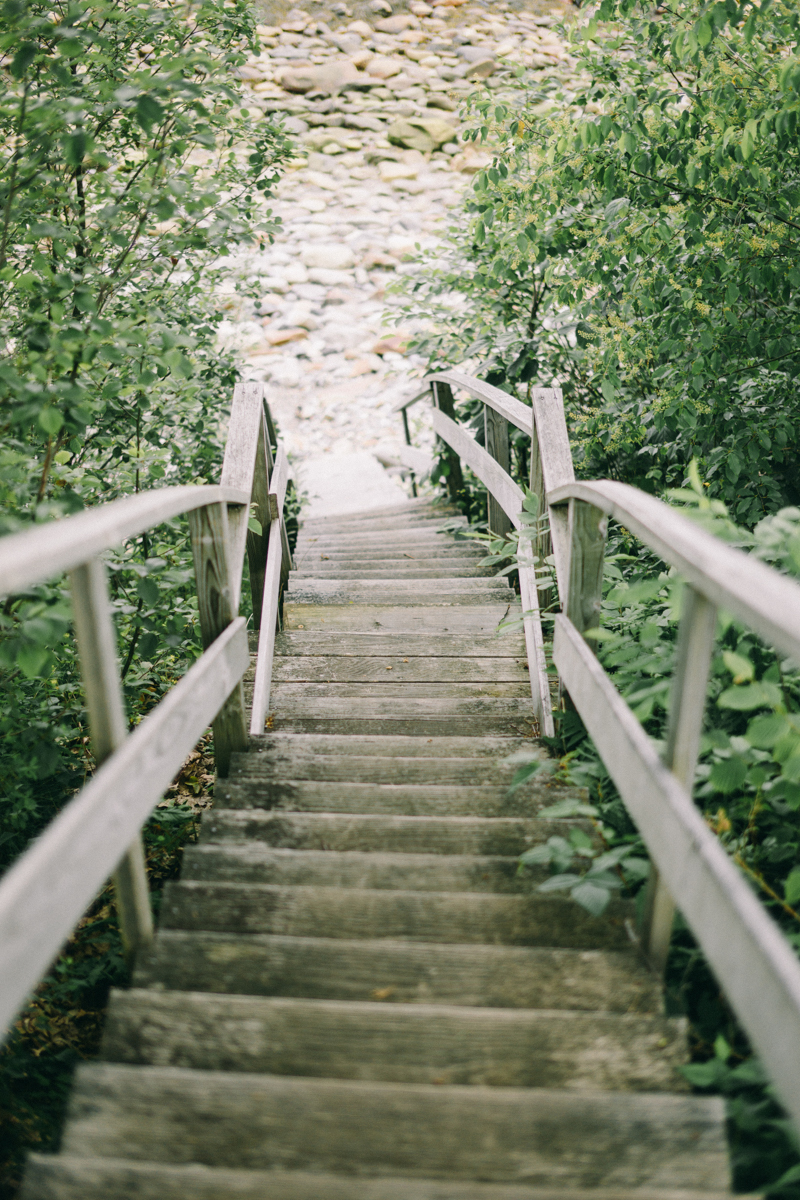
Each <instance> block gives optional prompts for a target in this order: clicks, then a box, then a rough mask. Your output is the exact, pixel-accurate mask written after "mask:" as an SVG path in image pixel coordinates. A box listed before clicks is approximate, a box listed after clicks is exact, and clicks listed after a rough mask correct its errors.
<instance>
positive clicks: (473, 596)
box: [286, 580, 515, 608]
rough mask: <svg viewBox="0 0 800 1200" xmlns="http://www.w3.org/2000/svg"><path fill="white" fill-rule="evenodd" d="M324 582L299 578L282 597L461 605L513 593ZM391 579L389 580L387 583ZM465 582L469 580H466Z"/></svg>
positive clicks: (332, 602)
mask: <svg viewBox="0 0 800 1200" xmlns="http://www.w3.org/2000/svg"><path fill="white" fill-rule="evenodd" d="M324 582H325V581H320V580H313V581H312V582H311V583H310V585H309V586H303V584H304V581H303V580H299V581H298V582H297V584H296V585H295V587H294V588H293V589H292V591H291V592H288V593H287V596H286V599H287V601H290V602H291V603H293V604H307V605H316V606H318V607H319V606H322V607H336V606H339V605H342V606H344V605H352V606H354V607H359V608H361V607H366V606H370V605H384V604H385V605H391V606H393V607H395V608H397V607H400V606H401V605H406V606H407V607H409V608H419V607H423V608H431V607H438V608H450V607H462V608H463V607H474V606H481V605H485V604H487V603H488V602H489V601H491V600H502V599H503V598H504V597H505V596H510V597H514V593H513V592H511V591H509V589H507V588H503V587H493V588H469V589H467V588H459V589H458V590H456V589H455V588H452V589H451V588H445V587H444V586H443V587H441V588H439V589H438V590H436V591H433V590H429V589H427V588H426V589H423V590H414V591H411V590H410V589H408V590H406V589H405V588H403V589H400V588H393V587H390V586H388V584H385V585H384V586H383V587H374V588H371V587H368V586H362V585H360V584H359V585H357V586H356V585H348V583H347V581H346V580H344V581H342V583H341V585H340V586H335V587H331V588H328V587H325V586H321V584H323V583H324ZM334 582H335V581H334ZM376 582H380V581H376ZM391 582H392V581H391V580H390V581H389V583H391ZM422 582H423V583H425V582H427V581H426V580H422ZM444 582H454V581H452V580H450V581H443V583H444ZM458 582H460V581H458ZM465 582H470V581H468V580H466V581H465ZM514 598H515V597H514Z"/></svg>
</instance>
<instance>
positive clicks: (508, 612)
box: [283, 598, 519, 732]
mask: <svg viewBox="0 0 800 1200" xmlns="http://www.w3.org/2000/svg"><path fill="white" fill-rule="evenodd" d="M517 611H519V604H518V602H517V601H516V599H513V600H512V601H511V602H510V603H509V604H486V603H481V604H462V605H452V606H449V607H446V606H444V605H433V604H432V605H426V606H417V607H415V606H414V605H408V604H405V605H398V604H374V603H373V604H325V605H321V604H305V603H302V604H301V603H300V602H298V601H296V600H290V599H288V598H287V600H286V601H285V602H284V606H283V616H284V628H285V629H286V630H287V631H291V630H295V629H305V630H317V629H318V630H321V631H323V632H325V633H333V632H334V631H335V630H348V631H350V630H352V631H354V632H359V633H368V632H374V633H386V632H390V631H391V632H400V631H402V632H407V633H434V632H438V633H440V634H461V635H463V634H464V633H465V632H467V633H469V634H470V635H480V634H492V635H494V634H495V633H496V632H497V626H498V625H499V624H500V622H501V621H504V620H506V619H507V618H510V617H513V616H514V614H515V612H517ZM476 732H477V730H476ZM481 732H484V731H483V730H481Z"/></svg>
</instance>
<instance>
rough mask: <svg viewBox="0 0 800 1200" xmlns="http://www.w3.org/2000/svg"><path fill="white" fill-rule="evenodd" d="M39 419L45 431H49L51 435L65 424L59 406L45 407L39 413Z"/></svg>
mask: <svg viewBox="0 0 800 1200" xmlns="http://www.w3.org/2000/svg"><path fill="white" fill-rule="evenodd" d="M38 420H39V424H40V426H41V427H42V429H43V430H44V431H45V433H49V434H50V435H51V436H52V435H53V434H54V433H58V431H59V429H60V428H61V426H62V425H63V424H64V418H63V417H62V415H61V413H60V412H59V411H58V409H57V408H43V409H42V411H41V412H40V413H39V417H38Z"/></svg>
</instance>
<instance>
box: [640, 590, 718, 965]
mask: <svg viewBox="0 0 800 1200" xmlns="http://www.w3.org/2000/svg"><path fill="white" fill-rule="evenodd" d="M716 628H717V610H716V608H715V606H714V605H713V604H712V603H711V602H710V601H709V600H707V599H706V598H705V596H702V595H701V594H700V593H699V592H698V591H696V590H695V588H693V587H690V586H689V585H688V584H686V585H685V586H684V590H683V612H682V615H681V624H680V629H679V631H678V647H677V657H676V663H675V675H674V677H673V680H672V694H671V697H670V706H669V720H668V724H667V747H666V750H665V753H664V762H665V763H666V765H667V766H668V767H669V769H670V770H671V771H672V773H673V775H675V777H676V778H677V779H678V781H679V783H680V784H681V785H682V786H683V787H684V788H685V789H686V791H687V792H688V793H689V794H690V795H691V793H692V790H693V787H694V775H695V770H696V768H697V758H698V755H699V753H700V734H701V730H702V725H703V713H704V711H705V706H706V692H707V689H708V676H709V671H710V669H711V655H712V654H713V651H714V639H715V635H716ZM674 915H675V905H674V903H673V900H672V897H671V896H670V894H669V892H668V891H667V889H666V888H665V886H664V883H663V881H662V879H661V877H660V875H659V873H658V871H657V869H656V868H655V866H653V865H651V867H650V876H649V878H648V880H647V888H646V892H645V906H644V913H643V916H642V924H641V930H640V938H641V943H642V946H643V948H644V952H645V955H646V957H647V959H648V961H649V963H650V965H651V966H652V968H653V970H655V971H657V972H658V973H659V974H663V972H664V968H665V966H666V963H667V955H668V954H669V944H670V939H671V937H672V924H673V918H674Z"/></svg>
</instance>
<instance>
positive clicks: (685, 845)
mask: <svg viewBox="0 0 800 1200" xmlns="http://www.w3.org/2000/svg"><path fill="white" fill-rule="evenodd" d="M429 382H430V383H431V386H432V389H434V388H436V387H446V388H448V389H449V388H450V387H458V388H461V389H462V390H464V391H466V392H468V393H469V395H471V396H473V397H475V398H476V399H480V400H482V401H483V402H484V404H485V405H487V406H488V407H490V408H491V409H492V410H493V412H495V413H497V414H499V415H500V416H502V417H504V418H505V420H507V421H508V422H509V423H511V424H513V425H516V427H517V428H519V429H523V430H524V431H525V432H528V433H529V434H530V435H531V490H532V491H534V492H535V493H536V494H537V495H538V496H539V498H540V500H541V502H542V508H544V506H545V504H546V505H547V509H548V512H549V517H550V529H549V538H550V539H552V552H553V558H554V561H555V567H556V575H557V581H558V589H559V596H560V600H561V608H562V613H561V615H560V616H558V617H557V618H556V626H555V637H554V642H553V661H554V663H555V665H556V667H557V669H558V672H559V676H560V679H561V682H562V684H563V685H564V686H565V687H566V689H567V692H568V694H569V699H570V701H571V702H572V704H573V705H574V706H575V708H576V710H577V712H578V713H579V714H580V716H581V718H582V720H583V722H584V724H585V726H586V728H587V730H588V732H589V734H590V736H591V737H592V739H593V741H594V743H595V746H596V747H597V750H598V753H599V754H600V756H601V758H602V759H603V762H604V763H605V766H606V769H607V770H608V772H609V774H610V776H611V778H612V779H613V780H614V782H615V784H616V786H617V788H618V790H619V793H620V795H621V797H622V799H623V801H624V803H625V805H626V806H627V808H628V811H629V812H630V814H631V817H632V818H633V820H634V821H635V823H636V825H637V827H638V829H639V832H640V833H641V834H642V837H643V839H644V842H645V844H646V846H647V848H648V851H649V853H650V856H651V860H652V864H653V866H652V870H651V875H650V879H649V880H648V884H647V890H646V894H645V906H644V907H645V911H644V916H643V920H642V922H641V925H640V929H639V934H638V937H639V942H640V945H641V947H642V950H643V952H644V953H645V955H646V957H647V958H648V960H649V961H650V963H651V964H652V965H653V967H654V968H655V969H656V970H658V971H661V970H663V967H664V964H665V962H666V957H667V953H668V950H669V943H670V937H671V932H672V924H673V914H674V908H675V905H674V902H673V897H675V898H676V899H677V902H678V905H679V907H680V909H681V912H682V913H683V915H684V917H685V919H686V921H687V923H688V925H689V927H690V928H691V930H692V932H693V933H694V935H695V937H696V938H697V940H698V942H699V944H700V945H701V947H702V948H703V951H704V953H705V954H706V957H707V959H708V961H709V963H710V965H711V967H712V969H713V970H714V972H715V974H716V976H717V978H718V980H719V981H720V984H721V985H722V987H723V988H724V990H725V992H726V995H727V996H728V999H729V1000H730V1003H731V1005H732V1007H733V1009H734V1011H735V1012H736V1014H737V1016H738V1018H739V1020H740V1021H741V1023H742V1026H743V1027H744V1029H745V1031H746V1032H747V1034H748V1036H749V1037H750V1039H751V1041H752V1043H753V1046H754V1048H755V1050H756V1051H757V1053H758V1054H759V1056H760V1058H761V1060H762V1062H763V1063H764V1066H765V1067H766V1069H767V1071H768V1072H769V1074H770V1076H771V1078H772V1079H773V1081H774V1083H775V1086H776V1089H777V1091H778V1094H779V1096H780V1098H781V1100H782V1102H783V1104H784V1105H785V1107H786V1108H787V1110H788V1111H789V1113H790V1114H791V1115H792V1117H793V1119H794V1121H795V1124H796V1125H797V1126H798V1127H800V963H799V962H798V960H797V955H796V954H795V952H794V950H793V948H792V947H791V945H790V944H789V942H788V941H787V940H786V938H784V936H783V934H782V933H781V931H780V929H779V928H778V926H777V925H776V924H775V922H774V921H773V920H772V918H771V917H770V915H769V913H768V912H767V911H766V909H765V908H764V907H763V905H762V904H761V903H760V902H759V900H758V899H757V897H756V896H755V895H754V894H753V892H752V891H751V889H750V887H749V885H748V884H747V882H746V881H745V879H744V878H743V876H742V875H741V873H740V872H739V871H738V870H737V868H736V867H735V865H734V864H733V862H732V861H731V860H730V858H729V857H728V855H727V854H726V852H725V851H724V849H723V848H722V846H721V844H720V842H719V839H718V838H717V837H716V836H715V835H714V834H713V833H712V832H711V830H710V829H709V828H708V826H707V825H706V824H705V822H704V821H703V818H702V816H701V815H700V813H699V812H698V810H697V808H696V806H695V804H694V802H693V800H692V789H693V785H694V777H695V770H696V765H697V758H698V751H699V742H700V732H701V728H702V720H703V713H704V709H705V702H706V690H707V684H708V676H709V669H710V662H711V656H712V653H713V646H714V638H715V634H716V614H717V609H718V608H724V609H725V610H726V611H728V612H731V613H733V614H734V615H735V616H737V617H738V618H739V619H740V620H741V621H743V622H744V623H745V624H746V625H748V626H749V627H750V628H751V629H753V630H754V631H755V632H756V633H757V634H759V635H760V637H762V638H763V639H764V640H765V641H766V642H768V643H770V644H771V645H773V646H775V647H777V648H778V649H779V650H780V651H781V652H782V653H784V654H786V655H788V656H790V657H791V658H793V659H794V660H795V661H797V662H800V586H799V585H798V584H797V583H796V582H794V581H793V580H790V579H787V578H786V577H785V576H783V575H780V574H779V573H778V572H777V571H775V570H774V569H773V568H772V567H768V566H766V565H765V564H763V563H761V562H759V561H758V560H756V559H754V558H752V557H751V556H749V555H746V554H744V553H742V551H740V550H737V549H736V548H734V547H732V546H729V545H726V544H725V543H724V542H721V541H720V540H719V539H717V538H715V537H713V536H712V535H711V534H709V533H707V532H706V531H705V530H703V529H701V528H699V527H698V526H697V525H696V524H695V523H693V522H692V521H691V520H689V518H688V517H686V516H684V515H682V514H681V513H679V512H676V511H675V510H674V509H672V508H670V507H669V506H668V505H666V504H664V503H662V502H661V501H660V500H658V499H656V498H655V497H654V496H649V495H647V494H646V493H644V492H641V491H639V490H638V489H637V488H633V487H629V486H628V485H627V484H623V483H617V482H615V481H613V480H599V481H591V482H584V481H577V482H576V481H575V476H574V471H573V465H572V456H571V453H570V448H569V437H568V434H567V427H566V422H565V419H564V409H563V402H562V398H561V392H560V390H559V389H556V388H550V389H548V388H536V389H533V391H532V393H531V402H532V412H531V411H530V410H528V409H527V408H526V407H525V406H524V405H522V404H521V403H520V402H519V401H517V400H515V399H514V398H513V397H509V396H507V395H506V394H505V393H503V392H500V391H499V389H496V388H491V387H490V385H488V384H486V383H484V382H483V381H481V380H476V379H473V378H471V377H469V376H467V375H464V374H463V373H462V372H460V371H442V372H437V373H436V374H434V375H431V376H430V377H429ZM433 423H434V429H435V431H436V433H437V435H438V436H439V437H440V438H441V439H442V440H443V441H444V442H445V443H446V444H447V445H448V446H449V447H451V448H452V449H453V450H454V451H455V452H456V453H458V455H459V456H460V457H461V459H462V460H463V461H464V463H466V465H467V466H469V468H470V470H471V471H472V472H473V474H475V475H476V476H477V478H478V479H480V480H481V482H482V483H484V484H485V486H486V487H487V489H488V491H489V493H490V495H491V496H493V497H494V499H495V501H497V502H498V503H499V504H500V505H501V506H502V507H503V509H504V511H505V512H506V513H507V514H508V515H509V517H510V518H511V520H512V521H513V522H514V523H515V524H516V523H518V522H517V521H516V520H515V515H518V513H519V503H520V500H521V496H522V493H521V490H520V489H519V487H518V486H517V485H516V484H515V483H514V482H513V480H511V479H510V477H509V476H508V474H507V472H506V471H504V470H503V469H502V467H501V466H500V465H499V464H498V462H497V461H495V458H494V457H493V456H492V454H491V453H490V452H489V451H490V449H491V446H490V445H489V442H488V439H487V449H483V448H482V447H481V446H479V445H478V444H477V443H476V442H475V440H474V438H472V437H471V436H470V435H469V434H468V433H467V432H466V431H465V430H464V429H463V428H461V427H459V426H458V425H457V423H456V422H455V421H454V420H453V419H452V418H450V417H448V416H445V415H444V414H442V413H441V412H439V411H436V409H435V410H434V413H433ZM609 517H611V518H613V519H614V520H617V521H619V522H620V523H621V524H622V525H623V526H624V527H625V528H626V529H628V530H629V531H630V532H631V533H632V534H633V535H634V536H636V537H638V538H639V539H640V540H641V541H643V542H644V543H645V544H646V545H648V546H649V547H650V548H651V549H652V550H654V551H655V552H656V554H658V556H659V557H660V558H661V559H662V560H663V561H664V562H667V563H669V564H670V565H672V566H673V567H675V568H676V570H677V571H678V572H679V574H680V575H681V576H682V578H683V579H684V581H685V594H684V600H683V604H682V616H681V624H680V629H679V634H678V646H677V659H676V669H675V676H674V678H673V681H672V696H671V701H670V708H669V722H668V729H667V739H666V748H665V751H664V755H663V758H659V756H658V754H657V753H656V750H655V748H654V746H653V743H652V742H651V740H650V738H649V737H648V736H647V734H646V733H645V731H644V730H643V729H642V727H641V725H640V724H639V722H638V721H637V720H636V718H635V717H634V715H633V713H632V712H631V711H630V709H629V708H628V706H627V704H626V703H625V701H624V700H623V698H622V697H621V696H620V694H619V692H617V690H616V689H615V687H614V685H613V682H612V680H611V679H610V678H609V677H608V675H607V674H606V673H605V671H604V670H603V668H602V667H601V665H600V663H599V662H598V660H597V657H596V655H595V653H594V646H595V645H596V642H595V640H594V639H592V638H591V636H589V637H588V638H587V637H585V636H584V635H586V634H590V631H591V630H592V629H593V628H594V627H596V626H597V625H598V624H599V621H600V611H601V602H602V580H603V559H604V553H605V542H606V529H607V524H608V519H609ZM537 552H538V553H539V554H541V553H542V550H541V549H539V550H538V551H537ZM524 574H525V572H524V571H523V570H520V585H521V590H522V598H523V604H524V605H526V606H527V604H528V600H527V599H526V586H527V587H528V588H529V589H530V587H531V584H530V577H529V578H528V582H527V585H524V584H523V577H524ZM531 575H532V573H531ZM533 588H534V595H535V577H533ZM536 607H537V606H536V605H535V601H534V602H533V603H531V608H534V609H535V608H536ZM537 615H538V613H537ZM539 629H541V626H540V625H539ZM528 654H529V661H530V665H531V668H532V669H531V684H532V686H533V683H534V677H535V672H534V670H533V659H532V658H531V647H530V644H529V649H528ZM545 683H546V676H545ZM540 686H541V685H540ZM535 699H536V696H535V693H534V700H535Z"/></svg>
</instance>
